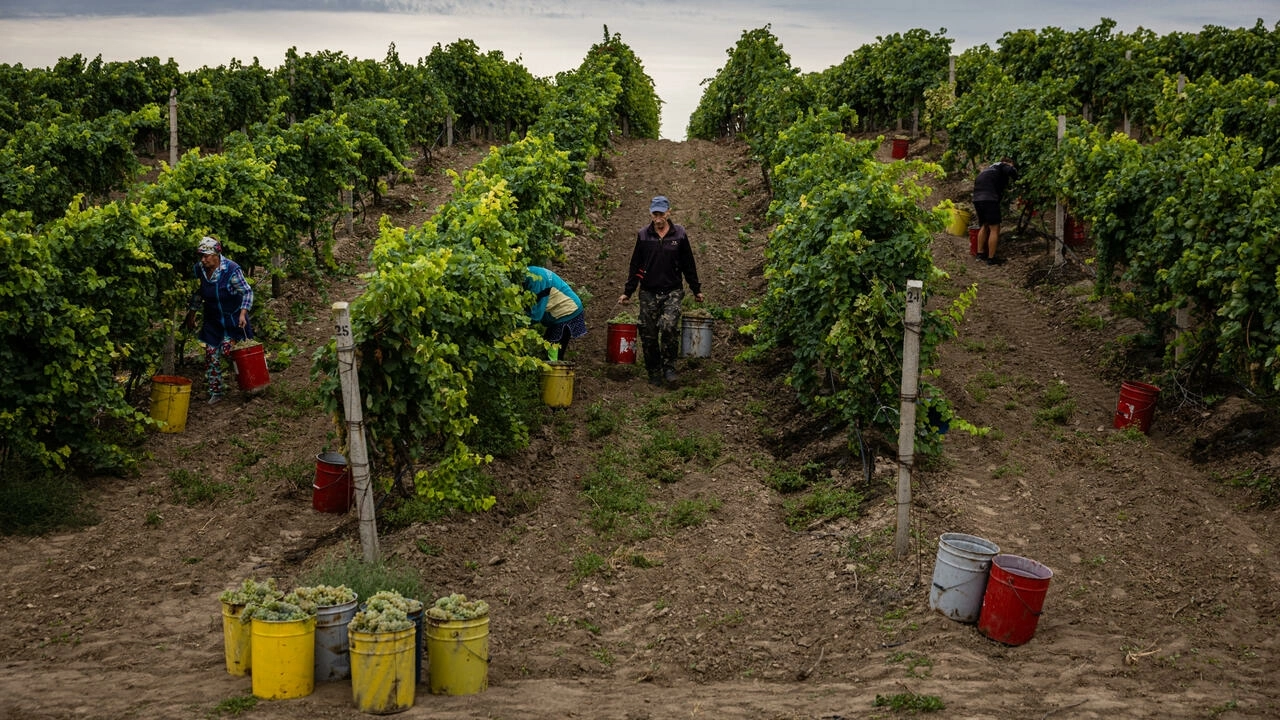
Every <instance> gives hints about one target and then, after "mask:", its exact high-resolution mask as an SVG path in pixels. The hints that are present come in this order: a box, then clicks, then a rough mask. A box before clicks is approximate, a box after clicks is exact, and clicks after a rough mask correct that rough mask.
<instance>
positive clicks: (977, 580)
mask: <svg viewBox="0 0 1280 720" xmlns="http://www.w3.org/2000/svg"><path fill="white" fill-rule="evenodd" d="M999 553H1000V548H999V547H998V546H997V545H996V544H995V543H993V542H991V541H990V540H986V539H984V538H980V537H978V536H976V535H966V534H964V533H943V534H942V536H941V537H940V538H938V558H937V561H936V562H935V563H934V565H933V585H932V586H930V588H929V608H930V609H931V610H937V611H938V612H940V613H942V614H943V615H946V616H947V617H949V618H951V619H952V620H955V621H957V622H965V623H974V622H977V621H978V616H979V615H980V614H981V611H982V596H983V594H984V593H985V592H986V591H987V577H988V575H989V573H990V571H991V559H992V558H994V557H995V556H996V555H997V554H999Z"/></svg>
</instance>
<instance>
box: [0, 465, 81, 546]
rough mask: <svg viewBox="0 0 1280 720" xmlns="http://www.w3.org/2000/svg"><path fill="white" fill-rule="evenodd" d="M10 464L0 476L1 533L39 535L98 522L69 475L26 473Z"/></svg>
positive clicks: (79, 485) (78, 485)
mask: <svg viewBox="0 0 1280 720" xmlns="http://www.w3.org/2000/svg"><path fill="white" fill-rule="evenodd" d="M10 463H11V464H10V465H9V466H8V467H6V468H5V471H6V472H4V473H0V533H3V534H5V535H40V534H43V533H46V532H51V531H54V530H64V529H66V530H70V529H75V528H82V527H87V526H89V525H93V524H95V523H97V522H98V516H97V513H96V511H95V510H94V509H93V506H92V505H91V504H90V503H89V499H88V496H87V493H86V492H85V486H84V484H83V483H82V482H81V481H80V480H78V479H76V478H75V477H74V476H72V475H70V474H63V473H51V472H45V471H26V470H24V469H23V468H15V467H13V465H16V464H17V463H16V462H15V461H10ZM10 470H12V471H13V472H11V473H10V472H9V471H10Z"/></svg>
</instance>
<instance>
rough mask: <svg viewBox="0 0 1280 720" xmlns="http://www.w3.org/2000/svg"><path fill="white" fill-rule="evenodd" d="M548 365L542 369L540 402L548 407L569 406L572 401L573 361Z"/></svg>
mask: <svg viewBox="0 0 1280 720" xmlns="http://www.w3.org/2000/svg"><path fill="white" fill-rule="evenodd" d="M550 365H551V366H550V367H549V368H547V369H546V370H543V371H542V402H543V403H545V404H546V405H547V406H548V407H569V405H570V404H571V403H572V402H573V363H570V362H553V363H550Z"/></svg>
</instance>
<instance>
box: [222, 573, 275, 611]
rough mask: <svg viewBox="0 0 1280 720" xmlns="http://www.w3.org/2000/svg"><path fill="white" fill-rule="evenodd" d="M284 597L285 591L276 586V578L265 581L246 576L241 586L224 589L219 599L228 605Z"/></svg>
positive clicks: (254, 602) (253, 602) (257, 602)
mask: <svg viewBox="0 0 1280 720" xmlns="http://www.w3.org/2000/svg"><path fill="white" fill-rule="evenodd" d="M282 597H284V592H283V591H282V590H280V589H279V588H277V587H276V579H275V578H267V579H266V581H265V582H258V581H257V580H254V579H253V578H245V579H244V582H242V583H240V587H238V588H232V589H230V590H224V591H222V594H221V595H219V596H218V599H219V600H221V601H222V602H224V603H226V604H228V605H251V604H259V603H263V602H265V601H267V600H279V599H280V598H282Z"/></svg>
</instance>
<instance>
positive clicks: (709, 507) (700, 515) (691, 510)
mask: <svg viewBox="0 0 1280 720" xmlns="http://www.w3.org/2000/svg"><path fill="white" fill-rule="evenodd" d="M720 504H721V503H720V500H719V498H711V499H709V500H700V499H697V498H684V499H682V500H678V501H677V502H676V504H675V505H673V506H672V507H671V512H670V513H669V514H668V515H667V524H668V525H670V526H671V527H674V528H688V527H697V526H698V525H701V524H703V523H704V522H706V521H707V516H708V515H710V514H711V513H713V512H715V511H717V510H719V509H720Z"/></svg>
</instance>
